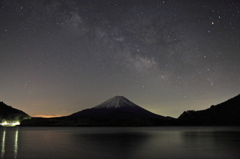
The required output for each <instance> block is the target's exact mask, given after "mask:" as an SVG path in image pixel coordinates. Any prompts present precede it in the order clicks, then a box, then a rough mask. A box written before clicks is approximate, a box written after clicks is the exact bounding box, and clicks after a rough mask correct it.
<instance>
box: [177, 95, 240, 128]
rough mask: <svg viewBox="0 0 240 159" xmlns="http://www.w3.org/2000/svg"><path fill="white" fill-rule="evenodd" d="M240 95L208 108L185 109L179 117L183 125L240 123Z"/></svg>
mask: <svg viewBox="0 0 240 159" xmlns="http://www.w3.org/2000/svg"><path fill="white" fill-rule="evenodd" d="M239 114H240V95H238V96H236V97H234V98H232V99H229V100H227V101H225V102H223V103H221V104H218V105H216V106H214V105H213V106H211V107H210V108H208V109H206V110H200V111H192V110H190V111H185V112H183V113H182V114H181V115H180V116H179V117H178V121H179V122H180V124H181V125H240V115H239Z"/></svg>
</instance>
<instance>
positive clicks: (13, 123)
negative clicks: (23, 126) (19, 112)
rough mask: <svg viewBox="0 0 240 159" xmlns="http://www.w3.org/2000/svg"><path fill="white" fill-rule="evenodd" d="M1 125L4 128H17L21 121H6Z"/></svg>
mask: <svg viewBox="0 0 240 159" xmlns="http://www.w3.org/2000/svg"><path fill="white" fill-rule="evenodd" d="M0 125H2V126H17V125H20V122H19V121H16V122H7V121H4V122H2V123H0Z"/></svg>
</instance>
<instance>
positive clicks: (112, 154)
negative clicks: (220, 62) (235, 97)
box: [0, 127, 240, 159]
mask: <svg viewBox="0 0 240 159" xmlns="http://www.w3.org/2000/svg"><path fill="white" fill-rule="evenodd" d="M0 158H2V159H3V158H5V159H13V158H18V159H53V158H56V159H65V158H66V159H101V158H103V159H158V158H162V159H192V158H194V159H203V158H204V159H240V128H239V127H147V128H145V127H144V128H121V127H120V128H119V127H118V128H65V127H61V128H54V127H51V128H46V127H15V128H3V127H1V128H0Z"/></svg>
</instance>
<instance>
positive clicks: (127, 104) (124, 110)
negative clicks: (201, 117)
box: [67, 96, 173, 126]
mask: <svg viewBox="0 0 240 159" xmlns="http://www.w3.org/2000/svg"><path fill="white" fill-rule="evenodd" d="M67 118H70V119H75V120H78V121H81V122H82V124H83V123H84V122H86V123H85V124H86V125H89V124H90V125H97V126H128V125H129V126H142V125H145V126H148V125H166V123H167V122H169V121H170V120H173V118H170V117H164V116H161V115H157V114H154V113H152V112H150V111H148V110H146V109H144V108H142V107H140V106H138V105H136V104H135V103H133V102H131V101H130V100H128V99H127V98H125V97H123V96H115V97H113V98H110V99H108V100H106V101H105V102H103V103H101V104H99V105H97V106H95V107H93V108H90V109H84V110H82V111H79V112H76V113H74V114H72V115H70V116H68V117H67Z"/></svg>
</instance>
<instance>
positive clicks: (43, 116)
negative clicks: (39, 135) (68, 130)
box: [33, 115, 64, 118]
mask: <svg viewBox="0 0 240 159" xmlns="http://www.w3.org/2000/svg"><path fill="white" fill-rule="evenodd" d="M63 116H64V115H34V116H33V117H40V118H55V117H63Z"/></svg>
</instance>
